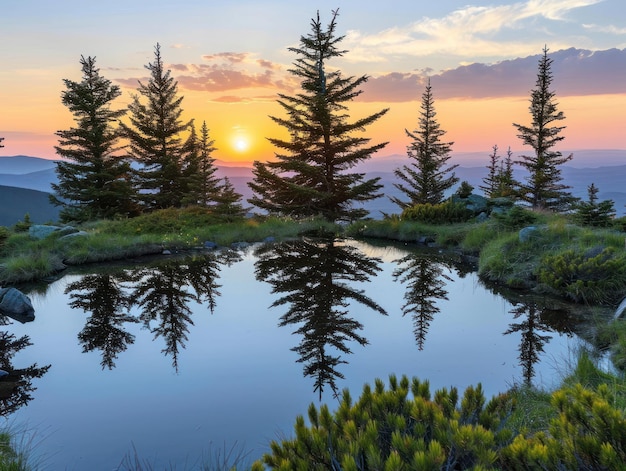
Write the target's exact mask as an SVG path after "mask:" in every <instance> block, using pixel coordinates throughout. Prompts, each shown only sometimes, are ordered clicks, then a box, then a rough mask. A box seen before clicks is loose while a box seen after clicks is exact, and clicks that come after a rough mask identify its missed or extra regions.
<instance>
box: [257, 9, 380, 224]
mask: <svg viewBox="0 0 626 471" xmlns="http://www.w3.org/2000/svg"><path fill="white" fill-rule="evenodd" d="M337 15H338V13H337V11H334V12H333V15H332V19H331V21H330V23H329V24H328V26H327V27H326V28H324V27H323V26H322V24H321V22H320V17H319V13H318V15H317V18H313V19H312V20H311V33H309V35H307V36H302V37H301V38H300V45H299V47H292V48H289V50H290V51H291V52H293V53H295V54H297V56H298V58H297V59H296V60H295V62H294V63H293V68H292V69H290V70H289V72H290V73H291V74H292V75H293V76H294V77H295V78H296V79H298V80H301V87H302V91H301V92H300V93H297V94H296V95H294V96H287V95H284V94H279V100H278V103H279V105H280V106H282V108H283V109H284V111H285V112H286V114H287V116H286V117H285V118H278V117H272V119H273V120H274V122H276V123H277V124H278V125H280V126H282V127H284V128H285V129H286V130H287V131H288V133H289V136H290V138H289V140H283V139H278V138H269V140H270V142H272V144H274V146H276V147H277V148H278V149H279V152H277V153H276V161H273V162H266V163H262V162H259V161H256V162H254V170H253V173H254V180H253V181H252V182H251V183H250V184H249V185H250V188H252V190H253V191H254V193H255V195H254V196H253V197H252V198H251V199H249V200H248V201H249V202H250V203H251V204H253V205H255V206H257V207H259V208H261V209H264V210H266V211H268V212H270V213H274V214H283V215H290V216H294V217H309V216H318V215H321V216H323V217H324V218H325V219H326V220H328V221H339V220H353V219H358V218H361V217H363V216H365V215H367V210H365V209H363V208H362V207H355V206H356V205H357V204H358V203H362V202H365V201H369V200H372V199H374V198H377V197H379V196H380V194H379V193H377V192H378V190H379V189H380V188H381V187H382V186H381V185H380V184H379V183H378V180H379V178H371V179H366V178H365V174H363V173H350V172H349V169H351V168H352V167H354V166H355V165H356V164H358V163H359V162H362V161H364V160H367V159H369V158H370V157H371V156H372V154H374V153H375V152H376V151H378V150H380V149H382V148H383V147H384V146H385V145H386V143H382V144H375V145H369V139H368V138H366V137H359V136H358V135H357V134H356V133H357V132H360V131H362V130H363V129H364V128H365V127H367V126H368V125H370V124H372V123H373V122H375V121H376V120H378V119H379V118H380V117H381V116H383V115H384V114H385V113H386V112H387V109H384V110H382V111H380V112H378V113H375V114H372V115H370V116H366V117H364V118H361V119H357V120H355V121H349V116H348V114H347V103H349V102H350V101H352V100H353V99H355V98H356V97H357V96H358V95H359V94H360V93H361V90H359V87H360V86H361V85H363V84H364V83H365V82H366V81H367V76H365V75H363V76H360V77H344V76H343V75H342V74H341V72H340V71H338V70H333V71H331V72H328V71H327V63H328V62H329V61H330V60H331V59H333V58H336V57H341V56H343V55H344V54H345V53H346V51H343V50H341V49H339V48H338V46H339V43H340V42H341V41H342V40H343V36H337V35H336V27H337Z"/></svg>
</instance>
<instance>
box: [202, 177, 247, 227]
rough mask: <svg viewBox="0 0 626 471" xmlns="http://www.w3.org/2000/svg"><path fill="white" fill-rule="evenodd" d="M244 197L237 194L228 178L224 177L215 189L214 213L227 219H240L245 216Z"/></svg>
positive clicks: (213, 196) (213, 198)
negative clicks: (242, 202) (242, 201)
mask: <svg viewBox="0 0 626 471" xmlns="http://www.w3.org/2000/svg"><path fill="white" fill-rule="evenodd" d="M242 198H243V197H242V195H241V194H240V193H237V191H236V190H235V187H234V186H233V184H232V183H231V182H230V180H229V179H228V177H224V178H223V179H222V180H221V183H220V184H218V185H217V186H216V188H215V192H214V193H213V195H212V197H211V199H212V201H213V204H212V205H211V206H210V207H211V208H212V209H213V212H214V213H215V214H217V215H220V216H223V217H225V218H227V219H231V220H232V219H239V218H242V217H243V216H245V214H246V208H244V207H243V206H242V204H241V200H242Z"/></svg>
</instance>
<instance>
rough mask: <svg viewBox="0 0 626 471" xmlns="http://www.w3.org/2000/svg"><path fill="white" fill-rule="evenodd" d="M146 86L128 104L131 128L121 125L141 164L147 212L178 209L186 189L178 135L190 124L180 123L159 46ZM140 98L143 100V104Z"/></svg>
mask: <svg viewBox="0 0 626 471" xmlns="http://www.w3.org/2000/svg"><path fill="white" fill-rule="evenodd" d="M145 67H146V69H148V70H149V71H150V79H149V81H148V83H147V84H143V83H141V82H139V88H138V92H139V95H134V96H133V101H132V102H131V104H130V105H129V107H128V109H129V111H130V122H131V125H132V127H131V126H128V125H126V124H124V123H122V124H121V126H122V129H123V130H124V133H125V135H126V137H127V138H128V139H129V141H130V156H131V158H132V159H134V160H135V161H137V162H138V163H140V164H141V166H142V167H141V169H140V170H138V171H137V181H138V186H139V188H140V191H141V197H142V200H143V203H144V205H145V207H146V208H147V209H149V210H150V209H161V208H171V207H180V206H181V205H182V204H183V200H184V197H185V193H186V190H187V187H186V179H185V178H184V174H183V166H184V164H183V161H184V152H185V146H184V143H183V142H182V139H181V133H183V132H185V131H187V130H189V128H190V126H191V125H192V121H187V122H182V121H181V115H182V112H183V110H182V108H181V102H182V100H183V97H182V96H178V82H176V81H175V80H174V78H173V77H171V75H170V71H169V70H167V71H165V70H164V64H163V59H162V57H161V47H160V45H159V44H157V45H156V47H155V50H154V62H151V63H149V64H148V65H147V66H145ZM140 96H141V97H143V98H145V100H146V102H147V103H146V104H144V103H142V102H141V100H140Z"/></svg>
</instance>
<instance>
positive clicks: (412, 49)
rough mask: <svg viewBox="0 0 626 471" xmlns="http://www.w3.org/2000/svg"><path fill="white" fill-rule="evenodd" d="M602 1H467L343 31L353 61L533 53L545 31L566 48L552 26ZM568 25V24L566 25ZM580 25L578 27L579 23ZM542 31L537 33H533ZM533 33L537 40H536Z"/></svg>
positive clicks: (500, 55) (541, 43)
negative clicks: (521, 36) (434, 14)
mask: <svg viewBox="0 0 626 471" xmlns="http://www.w3.org/2000/svg"><path fill="white" fill-rule="evenodd" d="M601 1H602V0H527V1H523V2H521V1H520V2H516V3H511V4H503V5H495V6H488V7H484V6H466V7H464V8H460V9H457V10H455V11H453V12H452V13H450V14H449V15H447V16H445V17H442V18H428V17H424V18H422V19H420V20H419V21H416V22H413V23H411V24H408V25H406V26H403V27H394V28H390V29H387V30H384V31H381V32H379V33H376V34H369V35H365V34H362V33H361V32H359V31H356V30H352V31H348V33H347V34H346V40H345V43H344V44H345V45H346V46H347V49H348V50H349V51H350V54H349V55H347V56H346V60H349V61H352V62H393V60H397V59H399V58H410V57H413V58H417V57H435V56H437V55H441V54H445V55H448V56H452V57H459V58H461V59H463V58H474V60H475V58H476V57H480V58H482V59H484V60H485V61H487V60H488V59H490V58H491V59H496V60H497V59H502V58H503V57H505V56H506V57H511V56H513V57H516V56H519V57H523V56H526V55H529V54H532V53H533V52H534V51H535V50H537V48H538V44H539V47H540V46H541V45H543V39H541V40H540V39H538V38H545V37H546V35H548V36H552V39H553V41H552V42H553V44H554V45H555V46H556V47H559V48H565V47H568V45H567V43H566V39H563V40H562V42H561V43H559V44H556V42H557V40H560V39H559V38H560V37H561V35H560V32H559V34H557V33H556V32H555V31H551V28H554V29H556V28H557V26H559V25H561V24H563V23H568V25H569V23H570V20H569V19H568V14H569V13H570V12H572V11H573V10H576V9H579V8H583V7H587V6H591V5H595V4H597V3H600V2H601ZM570 27H571V26H570ZM520 29H524V30H525V36H526V38H529V39H527V40H514V39H511V38H512V35H511V34H510V33H511V31H512V30H520ZM580 29H584V28H582V26H580ZM538 31H541V34H537V32H538ZM535 38H537V39H535Z"/></svg>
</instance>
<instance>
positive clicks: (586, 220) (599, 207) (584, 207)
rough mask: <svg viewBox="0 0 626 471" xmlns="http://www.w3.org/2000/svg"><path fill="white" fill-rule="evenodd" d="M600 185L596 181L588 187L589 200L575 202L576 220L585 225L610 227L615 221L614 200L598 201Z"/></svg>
mask: <svg viewBox="0 0 626 471" xmlns="http://www.w3.org/2000/svg"><path fill="white" fill-rule="evenodd" d="M598 191H599V190H598V187H596V185H595V184H594V183H592V184H591V185H589V186H588V187H587V195H588V198H589V199H588V201H580V202H578V203H577V204H575V209H576V212H575V213H574V220H575V221H576V222H577V223H578V224H581V225H583V226H596V227H608V226H610V225H611V224H612V223H613V218H614V217H615V208H614V207H613V204H614V202H613V200H604V201H600V202H598Z"/></svg>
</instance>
